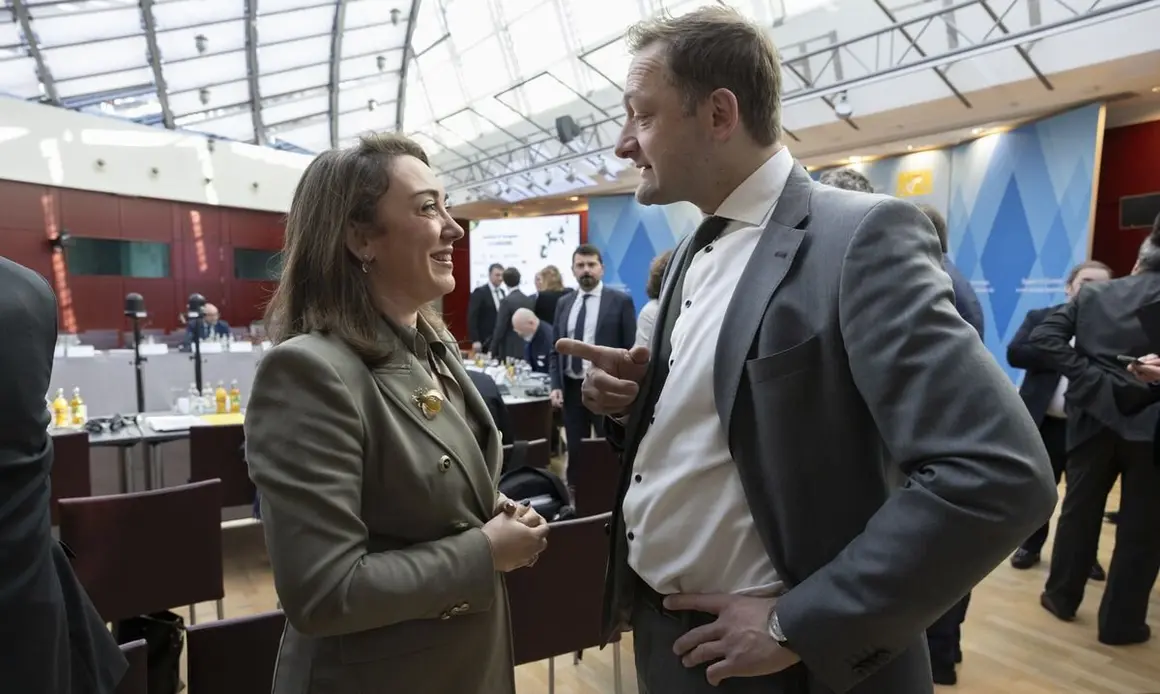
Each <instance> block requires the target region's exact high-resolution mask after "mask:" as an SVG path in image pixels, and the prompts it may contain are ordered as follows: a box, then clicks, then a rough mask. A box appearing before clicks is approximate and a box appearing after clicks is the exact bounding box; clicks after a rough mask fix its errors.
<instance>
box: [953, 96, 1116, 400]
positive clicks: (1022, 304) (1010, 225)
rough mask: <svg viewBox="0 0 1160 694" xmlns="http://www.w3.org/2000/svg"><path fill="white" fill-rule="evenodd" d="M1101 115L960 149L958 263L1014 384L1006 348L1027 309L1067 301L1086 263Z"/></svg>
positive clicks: (1092, 112)
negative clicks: (1068, 286) (1072, 275)
mask: <svg viewBox="0 0 1160 694" xmlns="http://www.w3.org/2000/svg"><path fill="white" fill-rule="evenodd" d="M1101 109H1102V106H1101V105H1099V104H1093V105H1091V106H1086V107H1083V108H1080V109H1076V110H1074V111H1069V112H1067V113H1064V114H1061V115H1058V116H1055V117H1053V118H1048V119H1046V120H1042V121H1038V122H1036V123H1030V124H1028V125H1024V126H1022V127H1020V128H1017V129H1015V130H1012V131H1010V132H1006V133H1001V134H995V135H989V136H986V137H982V138H980V139H978V140H974V141H971V142H968V143H965V144H962V145H959V146H957V147H955V148H953V149H952V150H951V169H952V175H951V193H950V214H949V215H948V219H947V225H948V227H949V237H950V253H951V258H952V259H953V260H954V262H955V264H956V265H958V266H959V269H960V270H962V271H963V274H964V275H966V276H967V278H968V279H970V280H971V283H972V284H973V285H974V287H975V291H976V292H977V293H978V294H979V300H980V301H981V302H982V304H983V312H984V315H985V316H986V322H987V330H986V333H987V336H986V343H987V348H988V349H989V350H990V351H991V353H992V354H994V355H995V357H996V359H998V361H999V363H1000V364H1002V365H1003V367H1004V368H1005V369H1006V370H1007V372H1008V373H1009V374H1010V375H1011V377H1012V378H1013V379H1015V380H1018V378H1020V377H1021V375H1022V372H1020V371H1018V370H1016V369H1012V368H1011V367H1009V366H1008V365H1007V358H1006V351H1007V350H1006V346H1007V343H1008V342H1009V341H1010V339H1011V338H1012V337H1013V336H1014V334H1015V331H1016V330H1018V329H1019V324H1020V323H1022V321H1023V317H1024V316H1025V315H1026V314H1027V311H1028V310H1030V309H1033V308H1041V307H1043V306H1050V305H1052V304H1057V303H1060V302H1062V301H1063V300H1064V298H1065V296H1064V293H1063V284H1064V280H1065V278H1066V275H1067V272H1068V270H1069V269H1070V268H1071V267H1072V266H1073V265H1076V264H1077V263H1080V262H1082V261H1083V260H1085V259H1086V258H1087V253H1088V239H1089V235H1090V233H1091V231H1090V219H1091V205H1092V193H1093V186H1094V185H1095V180H1094V176H1095V164H1096V155H1097V151H1096V150H1097V147H1098V142H1099V127H1100V112H1101Z"/></svg>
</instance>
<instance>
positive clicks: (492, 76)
mask: <svg viewBox="0 0 1160 694" xmlns="http://www.w3.org/2000/svg"><path fill="white" fill-rule="evenodd" d="M459 62H460V65H462V66H463V84H464V85H465V86H466V88H467V90H468V92H469V93H468V96H470V97H471V98H473V99H481V98H485V97H490V96H494V95H496V94H498V93H499V92H501V91H503V90H504V89H506V88H508V87H510V86H511V85H512V83H513V82H515V81H516V80H514V79H513V78H512V75H511V74H510V73H509V72H508V66H507V63H506V62H505V61H504V58H503V49H502V47H501V46H500V43H499V41H492V40H487V41H484V42H483V43H481V44H479V45H477V46H476V47H475V48H471V49H469V50H467V51H466V52H463V53H461V54H460V56H459Z"/></svg>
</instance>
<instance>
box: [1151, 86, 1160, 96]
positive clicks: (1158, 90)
mask: <svg viewBox="0 0 1160 694" xmlns="http://www.w3.org/2000/svg"><path fill="white" fill-rule="evenodd" d="M1152 93H1153V94H1160V87H1152Z"/></svg>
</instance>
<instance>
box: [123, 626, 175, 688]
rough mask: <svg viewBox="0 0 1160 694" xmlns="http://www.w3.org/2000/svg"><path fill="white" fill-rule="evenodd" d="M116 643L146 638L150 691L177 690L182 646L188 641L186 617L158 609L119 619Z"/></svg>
mask: <svg viewBox="0 0 1160 694" xmlns="http://www.w3.org/2000/svg"><path fill="white" fill-rule="evenodd" d="M113 635H114V636H115V637H116V639H117V643H121V644H124V643H132V642H133V641H136V640H138V639H145V644H146V646H145V651H146V653H147V654H148V655H147V657H148V664H149V665H148V667H149V675H148V681H149V694H177V692H180V691H181V690H182V689H184V688H185V685H184V684H183V683H182V682H181V649H182V648H183V647H184V645H185V620H184V619H182V618H181V615H178V614H174V613H173V612H168V611H166V612H155V613H153V614H149V615H141V616H140V617H130V618H129V619H123V620H121V621H120V622H117V625H116V628H115V629H114V631H113Z"/></svg>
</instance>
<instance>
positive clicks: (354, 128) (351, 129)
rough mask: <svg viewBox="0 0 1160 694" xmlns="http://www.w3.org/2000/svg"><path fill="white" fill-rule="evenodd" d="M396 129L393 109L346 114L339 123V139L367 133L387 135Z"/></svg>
mask: <svg viewBox="0 0 1160 694" xmlns="http://www.w3.org/2000/svg"><path fill="white" fill-rule="evenodd" d="M394 129H395V109H394V108H393V107H391V108H380V109H375V110H374V111H368V110H366V109H363V110H362V111H355V112H353V113H344V114H342V116H341V117H340V118H339V121H338V136H339V138H347V137H352V136H355V135H361V134H363V133H367V132H376V133H387V132H393V131H394Z"/></svg>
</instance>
